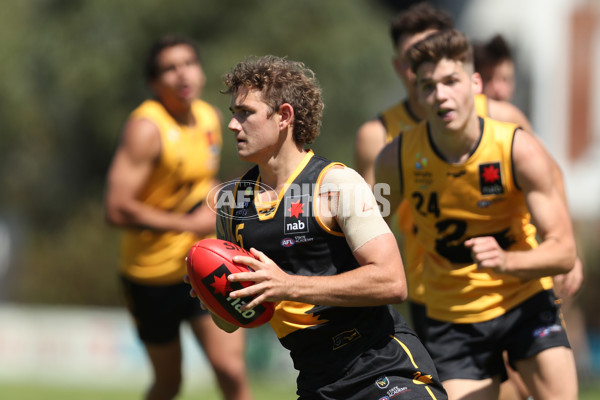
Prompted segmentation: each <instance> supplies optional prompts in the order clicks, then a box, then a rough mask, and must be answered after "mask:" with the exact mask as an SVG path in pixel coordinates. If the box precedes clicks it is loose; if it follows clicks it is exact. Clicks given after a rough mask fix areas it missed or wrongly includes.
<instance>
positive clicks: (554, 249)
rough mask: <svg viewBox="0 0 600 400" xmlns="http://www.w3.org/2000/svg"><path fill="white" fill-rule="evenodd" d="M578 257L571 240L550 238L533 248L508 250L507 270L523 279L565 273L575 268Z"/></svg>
mask: <svg viewBox="0 0 600 400" xmlns="http://www.w3.org/2000/svg"><path fill="white" fill-rule="evenodd" d="M576 257H577V254H576V250H575V246H574V244H573V243H572V242H571V241H570V240H553V239H549V240H545V241H543V242H542V243H541V244H540V245H539V246H538V247H537V248H535V249H532V250H527V251H510V252H508V255H507V269H508V271H507V272H508V273H510V274H511V275H514V276H516V277H518V278H520V279H522V280H529V279H538V278H542V277H545V276H554V275H558V274H565V273H568V272H569V271H570V270H571V269H572V268H573V265H574V264H575V260H576Z"/></svg>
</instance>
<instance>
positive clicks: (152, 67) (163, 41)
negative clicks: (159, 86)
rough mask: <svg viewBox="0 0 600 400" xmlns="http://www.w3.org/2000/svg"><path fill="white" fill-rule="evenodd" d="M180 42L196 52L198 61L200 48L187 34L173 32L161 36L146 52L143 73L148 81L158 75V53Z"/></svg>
mask: <svg viewBox="0 0 600 400" xmlns="http://www.w3.org/2000/svg"><path fill="white" fill-rule="evenodd" d="M180 44H184V45H187V46H190V47H191V48H192V50H194V54H196V59H197V60H198V62H200V49H199V48H198V44H197V43H196V42H195V41H194V40H192V39H190V38H189V37H187V36H184V35H181V34H173V33H170V34H167V35H164V36H161V37H160V38H158V40H156V41H155V42H154V43H153V44H152V46H151V47H150V51H149V52H148V56H147V57H146V65H145V70H144V72H145V74H144V75H145V77H146V80H147V81H148V82H150V81H152V80H154V79H156V78H157V77H158V74H159V70H158V62H157V60H158V55H159V54H160V53H161V52H162V51H163V50H164V49H166V48H169V47H173V46H177V45H180Z"/></svg>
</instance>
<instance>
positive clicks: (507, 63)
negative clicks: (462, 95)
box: [473, 34, 515, 101]
mask: <svg viewBox="0 0 600 400" xmlns="http://www.w3.org/2000/svg"><path fill="white" fill-rule="evenodd" d="M473 53H474V57H475V71H477V72H479V75H481V81H482V84H483V88H482V93H483V94H485V95H486V96H488V97H489V98H491V99H494V100H502V101H512V99H513V95H514V93H515V64H514V61H513V58H512V54H511V51H510V48H509V47H508V44H507V43H506V41H505V40H504V37H503V36H502V35H500V34H498V35H495V36H494V37H492V38H491V39H490V40H489V41H488V42H486V43H481V44H474V45H473Z"/></svg>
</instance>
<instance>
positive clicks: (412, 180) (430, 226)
mask: <svg viewBox="0 0 600 400" xmlns="http://www.w3.org/2000/svg"><path fill="white" fill-rule="evenodd" d="M480 123H481V127H482V132H481V139H480V142H479V143H478V145H477V148H476V149H475V150H474V151H473V153H472V154H471V155H470V156H469V159H468V160H467V161H466V162H465V163H462V164H450V163H448V162H446V161H444V160H443V159H442V158H441V157H440V156H439V154H438V153H437V152H436V150H435V149H434V148H433V146H432V144H431V139H430V136H429V132H428V129H427V123H426V122H423V123H421V124H419V125H418V126H417V127H416V128H415V129H413V130H411V131H407V132H405V134H403V136H402V140H401V141H400V149H399V151H400V153H399V154H401V164H400V165H401V166H400V168H401V170H400V176H401V177H402V178H401V185H402V188H403V193H404V197H405V198H406V199H407V200H408V201H409V203H410V207H411V211H412V214H413V217H414V218H415V223H416V225H417V227H418V231H417V238H418V240H419V243H420V244H421V245H422V246H423V247H424V248H425V257H424V260H423V282H424V284H425V286H426V287H427V292H426V307H427V315H428V316H429V317H431V318H434V319H437V320H442V321H448V322H454V323H475V322H481V321H487V320H490V319H493V318H496V317H498V316H500V315H502V314H504V313H505V312H506V311H507V310H510V309H511V308H513V307H515V306H517V305H518V304H520V303H521V302H523V301H524V300H526V299H527V298H529V297H531V296H532V295H534V294H535V293H537V292H539V291H541V290H545V289H549V288H551V287H552V278H550V277H546V278H541V279H534V280H529V281H521V280H520V279H518V278H516V277H513V276H510V275H506V274H499V273H496V272H494V271H492V270H487V269H478V268H477V264H473V261H472V258H471V251H470V249H468V248H466V247H465V246H464V241H465V240H466V239H468V238H472V237H478V236H494V237H495V238H496V240H497V241H498V243H499V244H500V246H501V247H502V248H503V249H505V250H508V251H513V250H528V249H531V248H534V247H536V246H537V242H536V239H535V227H534V226H533V225H532V224H531V223H530V215H529V212H528V209H527V205H526V203H525V198H524V196H523V193H522V192H521V190H519V188H517V187H516V184H515V182H514V176H513V169H512V156H511V154H512V143H513V136H514V132H515V129H516V128H517V125H515V124H510V123H504V122H500V121H495V120H492V119H489V118H485V119H481V120H480Z"/></svg>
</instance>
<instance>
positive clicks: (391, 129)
mask: <svg viewBox="0 0 600 400" xmlns="http://www.w3.org/2000/svg"><path fill="white" fill-rule="evenodd" d="M475 109H476V111H477V115H479V116H481V117H487V116H488V110H487V97H486V96H485V95H484V94H477V95H475ZM379 118H380V120H381V121H382V122H383V125H384V126H385V129H386V140H387V142H388V143H389V142H391V141H392V139H394V138H395V137H396V136H398V135H399V134H400V133H401V132H403V131H405V130H407V129H410V128H412V127H414V126H415V125H417V124H418V123H419V121H418V119H417V117H416V116H414V115H413V114H411V113H410V111H409V110H408V107H407V104H406V101H403V102H400V103H398V104H396V105H395V106H393V107H391V108H388V109H387V110H385V111H384V112H382V113H381V115H380V117H379ZM396 213H397V218H398V227H399V228H400V231H402V232H403V235H404V248H403V249H402V259H403V261H404V269H405V270H406V281H407V283H408V298H409V299H410V301H412V302H415V303H419V304H424V303H425V298H424V296H425V287H424V286H423V284H422V282H421V274H422V268H423V267H422V265H421V263H422V260H423V254H424V253H425V252H424V250H423V248H422V247H421V246H419V244H418V242H417V240H416V237H415V233H414V221H413V218H412V215H411V213H410V207H409V206H408V203H407V202H406V201H403V202H402V203H401V204H400V206H399V207H398V210H397V212H396Z"/></svg>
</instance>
